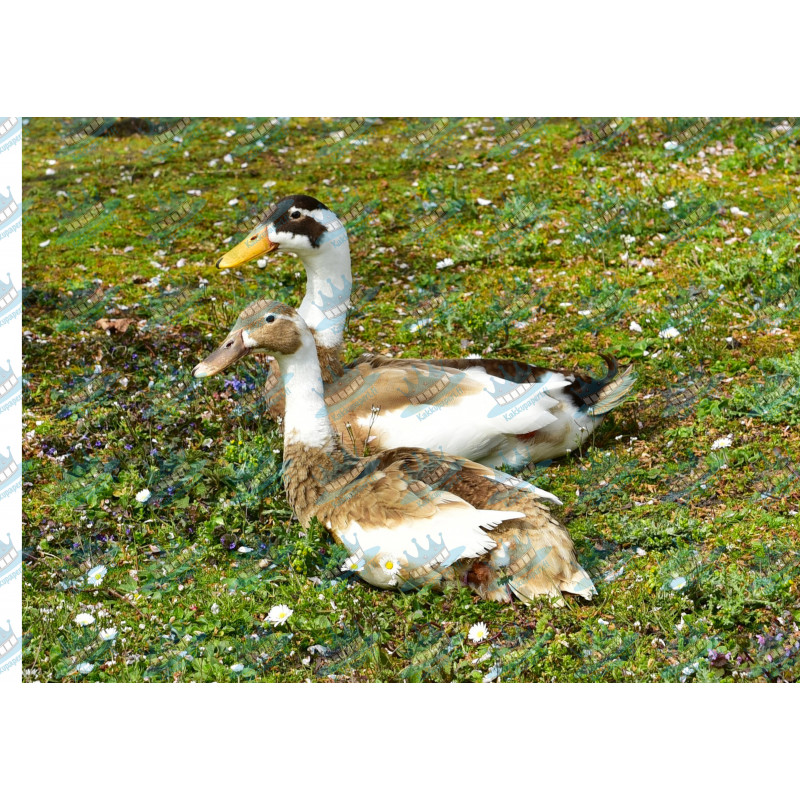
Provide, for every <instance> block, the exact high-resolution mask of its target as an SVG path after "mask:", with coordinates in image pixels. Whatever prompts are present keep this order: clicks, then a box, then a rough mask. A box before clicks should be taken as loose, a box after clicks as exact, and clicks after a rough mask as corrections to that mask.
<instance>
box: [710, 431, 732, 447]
mask: <svg viewBox="0 0 800 800" xmlns="http://www.w3.org/2000/svg"><path fill="white" fill-rule="evenodd" d="M732 444H733V436H731V434H728V435H727V436H723V437H721V438H719V439H715V440H714V443H713V444H712V445H711V449H712V450H722V448H723V447H730V446H731V445H732Z"/></svg>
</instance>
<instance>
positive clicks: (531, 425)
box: [198, 195, 636, 468]
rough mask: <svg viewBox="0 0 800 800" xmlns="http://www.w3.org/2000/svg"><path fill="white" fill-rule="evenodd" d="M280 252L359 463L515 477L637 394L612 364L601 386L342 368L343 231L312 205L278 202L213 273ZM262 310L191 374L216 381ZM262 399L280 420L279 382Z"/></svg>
mask: <svg viewBox="0 0 800 800" xmlns="http://www.w3.org/2000/svg"><path fill="white" fill-rule="evenodd" d="M276 250H280V251H285V252H289V253H293V254H295V255H297V256H298V257H299V258H300V259H301V260H302V262H303V265H304V267H305V270H306V293H305V296H304V298H303V302H302V304H301V306H300V309H299V313H300V315H301V316H302V318H303V319H304V320H305V322H306V324H307V325H308V326H309V327H310V328H311V329H312V331H313V335H314V340H315V341H316V343H317V352H318V355H319V360H320V364H321V366H322V374H323V378H324V381H325V398H326V402H327V403H328V405H329V406H330V409H329V410H330V414H331V419H332V421H333V422H334V424H335V425H336V426H337V427H338V426H339V425H342V426H344V427H345V428H346V431H347V434H348V435H346V436H343V441H344V442H345V443H346V445H347V446H348V447H350V449H351V450H352V451H353V452H355V453H357V454H364V452H365V451H367V452H379V451H380V450H385V449H389V448H393V447H400V446H406V445H407V446H414V447H423V448H426V449H433V450H441V451H443V452H448V453H453V454H456V455H459V456H463V457H465V458H469V459H471V460H474V461H478V462H480V463H481V464H485V465H487V466H492V467H496V466H500V465H502V464H507V465H509V466H511V467H514V468H519V467H522V466H524V465H526V464H529V463H531V462H534V463H535V462H540V461H545V460H547V459H552V458H557V457H559V456H562V455H564V454H565V453H568V452H570V451H571V450H574V449H577V448H579V447H580V446H581V445H582V444H583V443H584V442H585V441H586V440H587V439H588V437H589V436H590V435H591V433H592V432H593V431H594V430H595V429H596V428H597V426H598V425H600V423H601V422H602V420H603V418H604V417H605V415H606V414H607V413H608V412H609V411H611V410H612V409H613V408H615V407H616V406H618V405H619V404H620V403H621V402H623V400H624V399H625V397H626V396H627V395H628V393H629V392H630V391H631V389H632V387H633V383H634V380H635V377H636V376H635V374H634V373H633V371H632V368H631V367H628V368H627V369H625V370H624V371H620V369H619V365H618V364H617V362H616V360H614V359H608V358H607V359H606V362H607V364H608V372H607V374H606V375H605V376H604V377H602V378H589V377H584V376H581V375H578V374H573V373H563V372H558V371H556V370H552V369H548V368H545V367H536V366H532V365H530V364H525V363H523V362H519V361H512V360H501V359H483V358H479V359H432V360H421V359H402V358H388V357H385V356H377V355H370V354H365V355H362V356H361V357H360V358H358V359H356V360H355V361H353V362H352V363H351V364H348V365H347V366H346V367H345V366H343V365H342V363H341V360H340V354H341V351H342V345H343V334H344V327H345V323H346V320H347V314H348V311H349V309H350V295H351V289H352V285H353V281H352V272H351V263H350V247H349V242H348V237H347V231H346V229H345V226H344V224H343V223H342V222H341V220H339V218H338V217H337V216H336V214H334V213H333V211H331V210H330V209H329V208H328V207H327V206H325V205H324V204H323V203H321V202H320V201H319V200H317V199H315V198H313V197H309V196H308V195H291V196H289V197H285V198H283V199H282V200H280V201H278V202H277V203H276V204H275V205H273V206H271V207H270V208H269V209H267V211H265V212H263V213H262V215H261V221H260V222H259V224H258V225H257V226H256V227H255V228H254V229H253V231H251V233H250V234H249V235H248V236H247V237H246V238H245V239H244V240H243V241H242V242H240V243H239V244H238V245H236V246H235V247H234V248H233V249H232V250H230V251H229V252H228V253H227V254H226V255H224V256H223V257H222V258H220V259H219V261H218V262H217V267H219V268H220V269H227V268H233V267H238V266H241V265H243V264H245V263H247V262H249V261H252V260H253V259H256V258H261V257H262V256H265V255H267V254H269V253H271V252H274V251H276ZM263 302H264V301H259V302H256V303H254V304H252V305H251V306H249V307H248V308H246V309H245V310H244V311H243V312H242V314H241V315H240V317H239V319H238V320H237V322H236V324H235V325H234V327H233V329H232V330H231V331H230V333H229V334H228V336H227V337H226V339H225V340H224V341H223V343H222V344H221V345H220V347H219V348H218V349H217V350H216V351H215V352H213V353H212V354H211V355H209V356H208V358H206V359H205V361H204V362H203V364H202V365H201V372H199V373H198V374H202V375H206V376H207V375H213V374H216V373H218V372H220V371H222V370H224V369H226V368H227V367H229V366H231V365H232V364H233V363H235V362H236V361H237V360H239V359H240V358H242V357H243V356H245V355H247V354H249V353H251V352H254V351H257V350H258V346H257V344H256V337H255V332H256V330H257V329H258V327H260V326H261V325H263V316H262V315H260V310H261V308H262V306H263ZM266 389H267V397H268V411H269V414H270V415H271V416H272V417H273V418H277V417H280V416H282V415H283V399H282V396H281V391H280V383H279V381H278V375H277V372H274V373H272V374H271V375H270V378H269V379H268V381H267V387H266Z"/></svg>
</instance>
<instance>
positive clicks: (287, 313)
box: [192, 300, 314, 378]
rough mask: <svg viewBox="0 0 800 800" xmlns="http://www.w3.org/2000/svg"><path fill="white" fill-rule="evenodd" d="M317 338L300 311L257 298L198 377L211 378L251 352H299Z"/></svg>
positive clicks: (196, 372)
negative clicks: (303, 346) (304, 344)
mask: <svg viewBox="0 0 800 800" xmlns="http://www.w3.org/2000/svg"><path fill="white" fill-rule="evenodd" d="M303 343H306V344H309V343H310V346H311V347H312V348H313V347H314V339H313V336H312V335H311V332H310V331H309V329H308V326H307V325H306V324H305V322H304V321H303V318H302V317H301V316H300V314H299V313H298V312H297V311H295V309H293V308H292V307H291V306H287V305H284V304H283V303H279V302H278V301H277V300H257V301H256V302H255V303H251V304H250V305H249V306H247V308H245V310H244V311H242V313H241V314H239V317H238V319H237V320H236V324H235V325H234V326H233V328H231V332H230V333H229V334H228V335H227V336H226V337H225V341H224V342H223V343H222V344H221V345H220V346H219V347H218V348H217V349H216V350H215V351H214V352H213V353H211V355H209V356H206V358H204V359H203V360H202V361H201V362H200V363H199V364H198V365H197V366H196V367H195V368H194V369H193V370H192V375H194V377H195V378H209V377H211V376H212V375H216V374H218V373H220V372H222V371H223V370H226V369H227V368H228V367H230V366H231V365H232V364H235V363H236V362H237V361H239V359H241V358H244V357H245V356H247V355H249V354H250V353H266V354H267V355H271V356H273V357H275V358H280V357H281V356H286V355H291V354H292V353H296V352H297V351H298V350H299V349H300V347H301V346H302V345H303Z"/></svg>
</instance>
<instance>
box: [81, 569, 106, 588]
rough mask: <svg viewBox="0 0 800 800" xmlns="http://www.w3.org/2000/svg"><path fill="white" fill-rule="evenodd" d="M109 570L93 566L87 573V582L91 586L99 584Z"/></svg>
mask: <svg viewBox="0 0 800 800" xmlns="http://www.w3.org/2000/svg"><path fill="white" fill-rule="evenodd" d="M107 572H108V570H107V569H106V568H105V567H103V566H99V567H92V568H91V569H90V570H89V572H88V573H87V575H86V582H87V583H88V584H89V586H99V585H100V584H101V583H102V582H103V578H104V577H105V576H106V573H107Z"/></svg>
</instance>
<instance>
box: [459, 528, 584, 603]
mask: <svg viewBox="0 0 800 800" xmlns="http://www.w3.org/2000/svg"><path fill="white" fill-rule="evenodd" d="M511 524H512V525H513V523H511ZM509 534H511V531H510V530H508V529H507V531H506V533H505V535H504V536H502V538H500V541H498V546H497V547H496V548H495V549H493V550H492V551H491V552H490V553H487V554H486V556H484V557H483V558H482V559H480V561H478V562H477V563H475V564H473V565H472V566H471V568H470V570H469V573H468V575H467V576H466V582H467V583H468V584H469V585H470V586H472V587H473V588H474V589H476V590H477V591H478V594H479V595H481V596H482V597H483V598H485V599H487V600H497V601H499V602H506V603H508V602H510V601H511V600H512V598H513V597H517V598H518V599H519V600H521V601H522V602H523V603H525V604H526V605H527V604H529V603H531V602H533V599H534V598H535V597H537V596H542V595H544V596H547V597H551V598H553V600H554V601H555V603H556V605H563V602H564V601H563V600H562V597H561V595H562V593H564V592H567V593H569V594H578V595H580V596H581V597H584V598H585V599H587V600H591V599H592V597H594V596H595V595H596V594H597V590H596V589H595V587H594V584H593V583H592V579H591V578H590V577H589V574H588V573H587V572H586V570H585V569H583V567H581V565H580V564H579V563H578V560H577V558H576V556H575V550H574V548H573V545H572V540H571V539H570V538H569V534H568V533H567V531H566V530H565V529H564V528H563V526H561V525H559V524H558V523H556V522H555V520H553V519H551V520H547V521H546V520H544V519H541V518H540V519H539V520H538V521H537V523H529V524H528V525H525V526H514V530H513V534H511V535H509ZM498 538H499V537H498Z"/></svg>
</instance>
